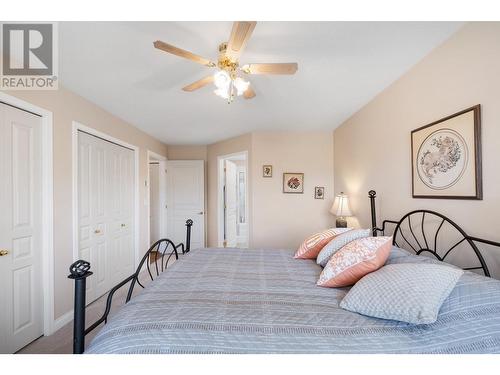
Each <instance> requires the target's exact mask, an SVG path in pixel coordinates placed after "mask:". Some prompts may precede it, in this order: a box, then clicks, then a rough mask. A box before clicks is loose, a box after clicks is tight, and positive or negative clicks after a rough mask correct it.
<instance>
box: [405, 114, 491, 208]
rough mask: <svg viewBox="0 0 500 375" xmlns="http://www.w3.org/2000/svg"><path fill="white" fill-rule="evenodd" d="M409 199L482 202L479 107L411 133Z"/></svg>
mask: <svg viewBox="0 0 500 375" xmlns="http://www.w3.org/2000/svg"><path fill="white" fill-rule="evenodd" d="M411 147H412V150H411V153H412V195H413V198H441V199H482V198H483V189H482V168H481V106H480V105H476V106H474V107H471V108H468V109H466V110H463V111H461V112H458V113H455V114H454V115H451V116H448V117H446V118H443V119H441V120H438V121H435V122H433V123H431V124H429V125H425V126H422V127H421V128H418V129H415V130H413V131H412V132H411Z"/></svg>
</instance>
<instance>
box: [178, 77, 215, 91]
mask: <svg viewBox="0 0 500 375" xmlns="http://www.w3.org/2000/svg"><path fill="white" fill-rule="evenodd" d="M213 81H214V76H213V75H209V76H206V77H205V78H202V79H199V80H198V81H196V82H193V83H191V84H190V85H187V86H186V87H183V88H182V89H183V90H184V91H194V90H198V89H201V88H202V87H203V86H206V85H208V84H209V83H212V82H213Z"/></svg>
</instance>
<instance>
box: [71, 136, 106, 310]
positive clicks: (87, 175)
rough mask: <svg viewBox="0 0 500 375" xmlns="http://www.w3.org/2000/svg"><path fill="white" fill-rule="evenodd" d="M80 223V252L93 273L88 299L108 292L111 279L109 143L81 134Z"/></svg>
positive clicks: (88, 287) (79, 138)
mask: <svg viewBox="0 0 500 375" xmlns="http://www.w3.org/2000/svg"><path fill="white" fill-rule="evenodd" d="M78 143H79V155H78V164H79V166H78V216H79V218H78V226H79V231H78V235H79V256H80V258H81V259H84V260H88V261H89V262H90V264H91V266H92V272H93V273H94V275H93V276H92V277H91V278H90V279H89V280H88V282H87V302H89V303H90V302H92V301H93V300H95V299H96V298H97V297H99V296H101V295H102V294H104V293H106V291H107V290H108V286H109V284H110V280H109V267H110V264H109V259H108V256H107V255H108V253H109V248H110V245H109V240H108V237H109V236H108V230H109V214H108V209H107V199H108V194H107V183H106V176H107V175H108V173H109V171H108V168H107V165H106V159H107V157H108V155H107V154H108V150H107V145H106V143H105V142H104V141H102V140H100V139H98V138H96V137H94V136H91V135H89V134H86V133H82V132H80V133H79V134H78Z"/></svg>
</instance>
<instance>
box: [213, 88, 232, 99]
mask: <svg viewBox="0 0 500 375" xmlns="http://www.w3.org/2000/svg"><path fill="white" fill-rule="evenodd" d="M214 94H215V95H217V96H220V97H221V98H223V99H228V98H229V93H228V90H227V89H217V90H214Z"/></svg>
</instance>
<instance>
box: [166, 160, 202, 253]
mask: <svg viewBox="0 0 500 375" xmlns="http://www.w3.org/2000/svg"><path fill="white" fill-rule="evenodd" d="M166 166H167V213H168V223H167V237H168V238H169V239H171V240H172V241H173V242H174V243H175V244H177V243H180V242H184V243H185V241H186V226H185V224H186V220H187V219H192V220H193V226H192V232H191V249H196V248H200V247H204V246H205V212H204V210H205V173H204V162H203V160H169V161H167V162H166Z"/></svg>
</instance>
